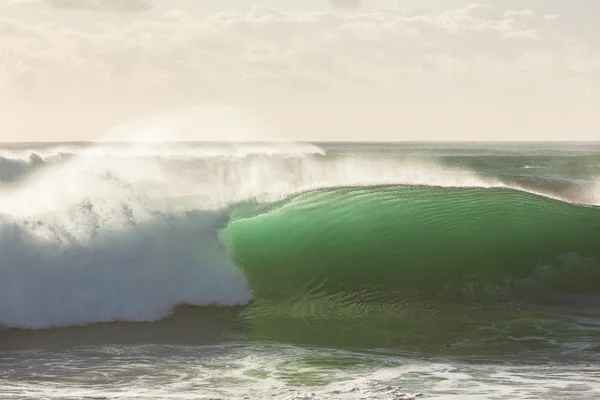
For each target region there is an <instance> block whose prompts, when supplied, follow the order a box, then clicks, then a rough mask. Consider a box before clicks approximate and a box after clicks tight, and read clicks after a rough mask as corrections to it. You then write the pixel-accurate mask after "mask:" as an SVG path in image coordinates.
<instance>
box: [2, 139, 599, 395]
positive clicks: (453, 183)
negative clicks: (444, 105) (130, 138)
mask: <svg viewBox="0 0 600 400" xmlns="http://www.w3.org/2000/svg"><path fill="white" fill-rule="evenodd" d="M599 206H600V144H598V143H558V144H557V143H316V144H312V143H285V142H280V143H266V142H265V143H184V142H159V143H139V142H127V143H123V142H122V143H118V142H98V143H46V144H43V143H40V144H30V143H23V144H20V143H16V144H3V145H0V254H1V257H0V342H1V343H2V344H1V345H0V386H2V387H3V388H4V389H3V391H2V393H1V394H0V398H23V399H24V398H40V397H43V398H81V397H86V396H97V395H98V394H102V395H103V396H105V398H244V396H248V395H250V398H267V397H272V396H277V397H280V398H290V399H292V398H305V396H308V397H311V396H312V397H315V396H316V397H318V398H332V399H334V398H340V399H346V398H364V397H368V396H371V397H376V398H398V399H399V398H404V399H413V398H415V399H416V398H419V397H423V396H425V397H427V398H440V399H441V398H444V399H450V398H474V399H480V398H481V399H483V398H490V397H489V396H491V395H493V394H494V395H497V396H498V398H538V397H528V396H542V394H543V393H545V394H543V396H542V397H539V398H559V397H564V396H568V397H569V398H582V399H583V398H590V399H591V398H596V396H597V395H598V394H600V377H599V376H598V373H597V371H598V370H597V366H598V362H600V357H598V347H597V340H598V339H600V336H599V335H600V319H599V318H600V316H599V315H597V311H596V310H597V306H598V304H600V302H599V300H600V244H599V243H600V230H599V229H598V228H599V227H600V207H599ZM167 349H169V350H167ZM91 359H94V360H95V361H94V362H93V363H91V362H90V360H91ZM500 360H502V363H504V366H501V367H500V366H498V365H499V364H498V363H499V362H500ZM32 363H33V364H32ZM125 363H128V365H130V367H127V368H125V367H124V365H125ZM506 363H508V364H506ZM552 365H554V366H556V365H558V366H560V368H559V369H554V367H552ZM540 368H542V369H545V370H546V371H548V372H549V373H551V374H555V377H556V379H555V381H554V383H553V384H552V385H550V384H549V383H548V382H547V381H545V380H544V379H543V378H542V376H541V375H540V374H541V372H540V370H539V369H540ZM77 371H79V372H77ZM81 371H87V372H85V373H84V372H81ZM40 376H45V377H46V378H45V379H47V380H48V379H49V380H51V381H52V382H53V383H52V385H49V384H48V381H47V380H44V379H41V378H40ZM66 376H73V377H74V378H73V380H69V379H66V378H64V379H63V378H61V377H66ZM99 376H104V377H105V378H103V379H105V380H104V381H102V380H101V379H100V378H99ZM133 376H137V377H138V378H135V379H134V378H131V377H133ZM99 379H100V380H99ZM103 382H104V383H103ZM231 382H236V383H238V384H239V385H238V387H237V388H232V387H231V385H229V383H231ZM465 388H468V389H467V391H468V392H469V396H471V397H465V396H463V395H460V396H459V395H458V393H463V394H464V393H466V392H464V391H463V392H461V391H462V390H465ZM494 388H496V389H498V388H500V390H499V391H497V390H496V389H494ZM540 393H542V394H540ZM452 396H455V397H452Z"/></svg>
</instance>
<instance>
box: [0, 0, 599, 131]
mask: <svg viewBox="0 0 600 400" xmlns="http://www.w3.org/2000/svg"><path fill="white" fill-rule="evenodd" d="M9 1H10V2H11V3H12V4H14V2H15V1H17V0H9ZM18 1H19V2H20V3H21V4H26V2H29V3H31V2H35V4H37V5H39V4H46V6H52V7H55V8H69V9H85V10H92V11H113V12H133V11H142V10H143V9H147V8H148V7H150V6H151V4H150V2H149V1H141V0H113V1H109V0H104V1H100V0H95V1H92V0H18ZM440 1H441V2H442V1H443V2H444V3H443V4H448V3H447V2H445V0H440ZM523 1H525V0H523ZM590 1H592V0H590ZM0 2H2V0H0ZM265 2H267V3H268V0H266V1H265ZM506 2H508V3H510V4H508V3H505V2H504V0H502V1H498V2H497V3H496V5H495V6H490V7H475V6H467V5H465V6H463V5H459V6H454V7H450V6H444V7H445V8H444V9H441V10H432V9H429V10H416V9H415V10H414V11H411V12H404V11H402V12H400V11H377V9H376V8H375V7H374V8H371V9H369V8H368V7H370V5H371V4H372V3H368V2H364V3H363V4H362V7H360V8H357V9H354V10H350V11H346V12H339V11H337V10H331V9H329V10H326V8H328V3H327V2H322V3H321V5H322V8H323V9H321V10H314V11H306V10H305V11H289V10H285V9H276V8H273V7H272V5H273V4H274V2H271V3H268V4H267V5H266V6H257V7H254V8H253V9H251V10H250V11H248V12H243V11H230V12H223V13H217V14H212V15H209V16H206V17H198V18H196V17H184V16H185V15H186V13H189V14H188V15H190V16H192V15H194V12H197V11H198V10H195V9H191V8H190V5H189V4H196V5H197V4H200V2H198V3H195V2H193V3H190V2H180V3H176V2H173V3H171V6H173V7H175V6H176V7H177V8H178V10H177V11H173V12H170V13H169V14H168V16H169V18H166V17H164V15H158V13H156V14H154V13H147V14H142V15H143V18H141V17H138V14H135V13H134V14H131V16H129V17H125V18H121V17H119V18H115V19H111V18H104V17H102V18H99V17H97V16H96V17H95V16H93V15H87V16H86V18H87V17H90V19H98V22H101V23H98V24H95V25H94V26H93V27H90V26H87V25H85V24H79V23H74V22H73V21H71V20H69V18H62V16H57V17H56V18H55V20H54V21H51V20H50V18H52V16H53V15H55V13H41V14H40V15H43V18H40V20H37V21H36V20H32V19H30V18H27V19H25V18H22V19H19V18H18V12H21V11H20V10H17V11H18V12H17V13H14V14H13V15H12V16H0V89H1V90H0V114H2V112H4V114H3V115H4V117H2V115H0V117H2V118H4V120H2V118H0V126H4V125H7V124H9V125H10V124H11V123H12V126H13V127H18V128H19V129H20V131H19V132H24V133H27V132H29V131H34V130H35V129H34V128H31V127H30V126H29V125H28V124H37V125H39V126H40V127H42V129H48V128H47V127H46V126H45V125H44V123H46V124H51V123H54V124H55V125H54V126H55V127H56V129H57V130H58V129H59V128H60V129H62V128H64V127H65V126H68V127H71V126H72V124H73V123H75V122H73V121H76V122H77V121H79V122H78V123H80V125H78V126H77V127H79V128H82V129H83V128H86V127H87V126H88V124H89V123H88V118H89V120H94V118H96V119H97V120H98V121H106V120H107V119H108V117H106V116H105V115H104V114H102V115H100V113H102V112H104V113H106V115H110V116H112V117H114V119H115V120H116V119H119V118H123V119H125V118H126V117H127V116H130V115H131V114H134V113H137V112H139V113H142V114H145V113H147V110H148V109H150V108H151V107H156V108H157V109H158V108H160V107H162V106H165V105H166V106H172V105H173V104H197V102H202V101H217V102H218V101H223V102H226V103H227V102H234V103H243V105H244V106H248V105H249V106H248V107H256V108H259V107H264V110H266V111H265V114H266V115H268V118H269V120H273V119H279V120H281V121H282V122H281V126H282V127H283V128H282V129H284V130H285V129H288V128H289V129H297V130H298V131H300V130H302V131H303V132H304V131H306V132H309V131H311V130H310V129H308V128H309V127H308V125H307V124H308V122H306V121H309V120H310V121H318V122H322V123H323V124H322V125H323V131H324V132H326V134H327V135H330V136H327V137H326V138H333V136H331V135H334V133H331V132H338V133H339V135H340V136H339V137H338V138H342V139H343V137H344V135H345V132H346V130H347V129H354V130H355V131H361V132H366V131H371V130H372V131H373V132H380V131H381V132H383V131H385V130H386V129H387V130H388V131H390V132H392V133H389V135H391V136H390V137H394V136H393V135H394V134H396V133H397V132H401V131H406V132H409V131H410V132H414V133H411V134H412V135H420V134H421V133H422V134H423V135H431V136H427V137H436V136H434V135H435V134H436V132H437V130H438V129H442V130H445V129H446V126H448V129H451V127H455V128H456V129H457V130H460V131H461V132H464V136H463V138H470V137H474V136H476V135H478V134H480V133H479V132H485V135H487V136H486V138H487V139H492V138H495V139H504V138H505V137H503V136H501V135H503V134H505V132H510V134H511V135H514V137H517V136H518V137H519V138H521V137H523V135H526V134H529V132H534V131H535V130H536V129H538V130H539V132H550V131H552V132H555V134H556V135H557V136H556V137H559V136H558V135H560V132H559V130H565V129H570V128H569V126H570V125H569V124H571V125H573V126H577V127H580V128H581V129H583V130H585V129H587V130H591V129H592V128H594V129H596V128H595V125H594V124H589V123H588V124H586V123H584V122H585V121H587V122H589V121H591V119H592V117H593V116H594V115H597V114H596V108H597V104H598V93H600V47H598V46H597V45H596V43H597V42H596V41H595V35H597V34H598V33H599V31H600V29H598V27H597V25H589V26H588V27H587V28H586V29H583V28H582V26H581V24H580V23H579V22H580V21H581V18H580V15H579V14H574V13H575V11H571V12H570V13H569V12H568V10H567V9H566V8H565V7H566V6H563V9H558V8H557V7H558V5H559V4H558V2H557V3H555V7H554V8H551V7H550V6H549V5H548V6H546V3H545V2H543V1H542V2H533V1H527V2H526V3H527V4H521V3H520V2H517V1H516V0H515V1H509V0H506ZM593 2H596V0H593ZM359 3H360V2H357V1H335V2H334V1H333V0H332V1H331V4H336V7H345V8H348V7H357V6H358V5H359ZM598 3H600V2H598ZM156 4H158V2H155V5H156ZM269 4H270V6H269ZM440 4H441V3H440ZM553 4H554V3H553ZM561 4H562V3H561ZM594 4H595V3H594ZM555 8H556V10H555ZM580 12H581V11H577V13H580ZM555 16H560V18H558V17H555ZM82 18H83V16H82ZM126 18H128V19H126ZM554 18H558V19H557V20H556V21H553V22H551V23H550V22H549V21H548V20H549V19H554ZM77 21H79V20H77ZM353 101H356V102H359V101H360V102H361V104H364V105H365V106H364V107H365V109H362V108H360V107H356V108H355V109H354V112H353V113H352V118H346V117H347V114H346V113H343V112H342V111H340V110H343V107H342V106H339V107H337V106H336V107H332V106H331V105H332V104H338V103H339V104H342V103H345V104H349V103H352V102H353ZM19 102H20V103H19ZM36 102H37V103H36ZM244 102H245V103H244ZM18 104H20V105H18ZM369 104H372V106H371V105H369ZM17 105H18V106H17ZM399 105H400V106H399ZM69 106H70V107H71V108H73V109H76V110H78V111H77V112H76V113H73V115H72V117H73V118H72V119H69V118H67V116H66V115H71V114H68V109H69ZM17 107H21V108H20V109H21V110H22V111H21V114H19V113H18V110H19V109H18V108H17ZM54 109H60V110H63V109H64V110H65V111H64V112H65V114H66V115H62V114H61V115H62V117H61V118H62V119H61V118H59V117H57V116H56V115H57V114H54V111H53V110H54ZM82 109H87V110H89V115H86V116H84V115H83V114H81V113H80V112H79V111H81V110H82ZM33 110H37V111H36V112H38V113H43V112H47V113H48V115H46V116H44V115H38V117H37V119H36V118H33V117H29V116H28V117H23V116H24V115H29V113H30V112H32V111H33ZM273 110H276V112H273ZM359 110H360V112H359ZM562 110H567V111H568V112H562ZM57 112H58V111H57ZM151 112H152V111H150V113H151ZM397 114H398V115H397ZM19 115H20V116H19ZM99 115H100V116H99ZM361 115H362V116H361ZM432 115H435V118H431V116H432ZM548 116H550V117H548ZM554 116H556V117H554ZM11 118H12V119H11ZM360 118H363V119H360ZM471 118H473V120H474V121H475V122H473V123H472V124H471V123H469V124H466V125H463V124H464V123H465V121H469V122H470V121H471ZM3 121H4V123H3ZM63 121H64V123H63ZM361 121H362V122H361ZM377 121H384V122H385V123H384V122H382V123H381V124H380V125H377V124H378V122H377ZM325 122H326V123H325ZM346 122H347V124H346ZM315 123H316V122H315ZM327 123H328V124H329V125H327ZM361 123H362V124H363V125H361ZM61 124H62V125H61ZM370 124H375V125H376V126H374V127H373V128H372V129H371V125H370ZM37 125H36V126H37ZM48 126H50V125H48ZM521 127H523V128H521ZM304 128H306V129H304ZM15 129H17V128H15ZM73 130H74V131H75V130H76V129H75V128H73ZM311 132H313V131H311ZM314 132H315V133H310V134H312V135H313V136H311V138H312V139H314V138H315V137H316V136H315V135H318V133H316V132H318V131H314ZM327 132H329V133H327ZM394 132H396V133H394ZM432 132H433V133H432ZM0 133H1V132H0ZM74 134H75V133H74ZM301 134H305V135H308V134H309V133H301ZM481 134H482V135H483V133H481ZM595 134H597V131H596V133H595ZM494 135H500V136H494ZM548 135H550V133H548ZM424 137H425V136H424ZM437 137H438V138H439V136H437ZM528 137H529V138H531V137H532V136H528ZM580 137H582V136H580ZM413 138H414V136H413Z"/></svg>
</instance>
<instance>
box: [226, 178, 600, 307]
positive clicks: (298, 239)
mask: <svg viewBox="0 0 600 400" xmlns="http://www.w3.org/2000/svg"><path fill="white" fill-rule="evenodd" d="M255 207H257V208H254V207H253V206H252V205H251V204H250V205H246V206H244V207H242V208H241V209H237V210H236V208H235V207H234V208H233V210H232V215H234V216H235V220H234V221H232V222H231V223H230V224H229V225H228V227H227V228H226V229H225V230H224V231H223V232H222V237H223V240H224V242H225V243H226V246H227V247H228V248H229V249H231V254H232V257H233V259H234V260H235V262H236V264H237V265H239V266H240V267H241V268H242V269H243V270H244V273H245V275H246V277H247V279H248V281H249V285H250V287H251V288H252V290H253V292H254V294H255V296H256V297H257V298H259V299H260V298H263V299H265V301H275V302H276V301H284V300H286V299H296V300H297V299H305V298H320V297H323V298H328V299H330V298H335V299H338V300H340V301H342V302H347V301H350V302H351V303H363V302H366V303H381V302H383V303H386V302H387V303H389V302H391V303H394V302H397V301H398V300H399V299H402V300H403V301H410V299H413V298H421V297H424V298H425V299H427V300H435V299H439V298H441V297H443V298H446V299H449V300H451V299H455V300H458V301H463V300H464V301H470V300H473V301H476V302H479V301H487V300H488V299H489V300H494V301H496V300H500V301H503V300H506V299H510V298H513V296H514V298H516V299H519V300H523V301H528V302H529V301H534V302H538V301H539V302H545V301H548V302H553V301H560V299H564V298H565V296H566V297H569V296H586V295H593V296H598V295H600V246H599V243H600V233H599V232H598V226H600V209H598V208H595V207H587V206H582V205H576V204H569V203H565V202H561V201H557V200H553V199H548V198H544V197H541V196H537V195H532V194H528V193H524V192H519V191H516V190H513V189H507V188H494V189H481V188H440V187H438V188H435V187H425V186H384V187H371V188H364V187H354V188H341V189H328V190H322V191H316V192H309V193H305V194H302V195H299V196H296V197H293V198H291V199H288V200H286V201H283V202H281V203H279V204H276V205H274V206H273V207H272V208H270V209H264V208H261V207H260V205H257V206H255ZM283 232H286V234H285V235H284V234H283ZM275 283H276V284H275Z"/></svg>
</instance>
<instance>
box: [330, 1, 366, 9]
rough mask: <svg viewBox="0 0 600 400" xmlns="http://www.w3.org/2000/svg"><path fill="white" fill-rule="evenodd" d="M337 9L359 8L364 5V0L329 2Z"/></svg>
mask: <svg viewBox="0 0 600 400" xmlns="http://www.w3.org/2000/svg"><path fill="white" fill-rule="evenodd" d="M329 1H330V2H331V4H332V5H333V6H334V7H336V8H347V9H351V8H358V7H360V6H361V5H362V3H363V2H362V0H329Z"/></svg>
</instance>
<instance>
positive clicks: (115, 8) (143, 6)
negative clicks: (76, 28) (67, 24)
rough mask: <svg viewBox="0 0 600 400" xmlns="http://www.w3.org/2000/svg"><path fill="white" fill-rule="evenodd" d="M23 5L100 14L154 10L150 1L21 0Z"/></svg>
mask: <svg viewBox="0 0 600 400" xmlns="http://www.w3.org/2000/svg"><path fill="white" fill-rule="evenodd" d="M21 1H22V2H23V3H34V2H39V3H43V4H46V5H48V6H50V7H53V8H57V9H70V10H87V11H99V12H140V11H147V10H149V9H151V8H152V4H151V3H150V0H37V1H36V0H21Z"/></svg>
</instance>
